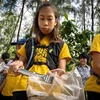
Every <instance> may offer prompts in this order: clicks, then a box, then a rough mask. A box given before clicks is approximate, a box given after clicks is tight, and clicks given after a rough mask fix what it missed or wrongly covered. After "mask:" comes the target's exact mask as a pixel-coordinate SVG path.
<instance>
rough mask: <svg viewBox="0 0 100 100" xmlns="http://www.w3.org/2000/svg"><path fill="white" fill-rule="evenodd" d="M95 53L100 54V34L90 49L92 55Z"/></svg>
mask: <svg viewBox="0 0 100 100" xmlns="http://www.w3.org/2000/svg"><path fill="white" fill-rule="evenodd" d="M93 51H96V52H100V34H97V35H96V36H95V37H94V39H93V42H92V44H91V47H90V53H92V52H93Z"/></svg>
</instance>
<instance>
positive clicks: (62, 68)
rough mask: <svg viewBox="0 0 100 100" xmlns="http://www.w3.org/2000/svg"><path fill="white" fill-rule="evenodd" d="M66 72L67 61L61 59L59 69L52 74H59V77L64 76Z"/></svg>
mask: <svg viewBox="0 0 100 100" xmlns="http://www.w3.org/2000/svg"><path fill="white" fill-rule="evenodd" d="M65 70H66V59H61V60H60V61H59V66H58V68H57V69H54V70H51V72H52V73H54V72H57V74H58V75H60V76H61V75H62V74H64V73H65Z"/></svg>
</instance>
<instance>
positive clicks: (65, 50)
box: [59, 43, 72, 61]
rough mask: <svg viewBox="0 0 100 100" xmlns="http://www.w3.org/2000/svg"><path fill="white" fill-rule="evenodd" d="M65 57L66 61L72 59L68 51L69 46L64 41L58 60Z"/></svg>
mask: <svg viewBox="0 0 100 100" xmlns="http://www.w3.org/2000/svg"><path fill="white" fill-rule="evenodd" d="M63 58H66V60H67V61H70V60H71V59H72V57H71V55H70V52H69V48H68V45H67V44H66V43H64V45H63V47H62V49H61V52H60V55H59V60H61V59H63Z"/></svg>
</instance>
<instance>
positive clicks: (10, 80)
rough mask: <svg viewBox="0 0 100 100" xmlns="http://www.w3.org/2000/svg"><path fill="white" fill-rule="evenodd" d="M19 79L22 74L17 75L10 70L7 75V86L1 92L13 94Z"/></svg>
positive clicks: (7, 94)
mask: <svg viewBox="0 0 100 100" xmlns="http://www.w3.org/2000/svg"><path fill="white" fill-rule="evenodd" d="M19 79H20V75H19V76H15V74H14V73H13V72H11V71H10V70H9V71H8V74H7V76H6V83H5V86H4V88H3V90H2V92H1V93H2V95H3V96H12V92H13V89H14V87H15V85H16V84H17V82H18V81H19Z"/></svg>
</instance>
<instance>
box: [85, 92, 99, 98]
mask: <svg viewBox="0 0 100 100" xmlns="http://www.w3.org/2000/svg"><path fill="white" fill-rule="evenodd" d="M87 98H88V100H100V93H97V92H92V91H87Z"/></svg>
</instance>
